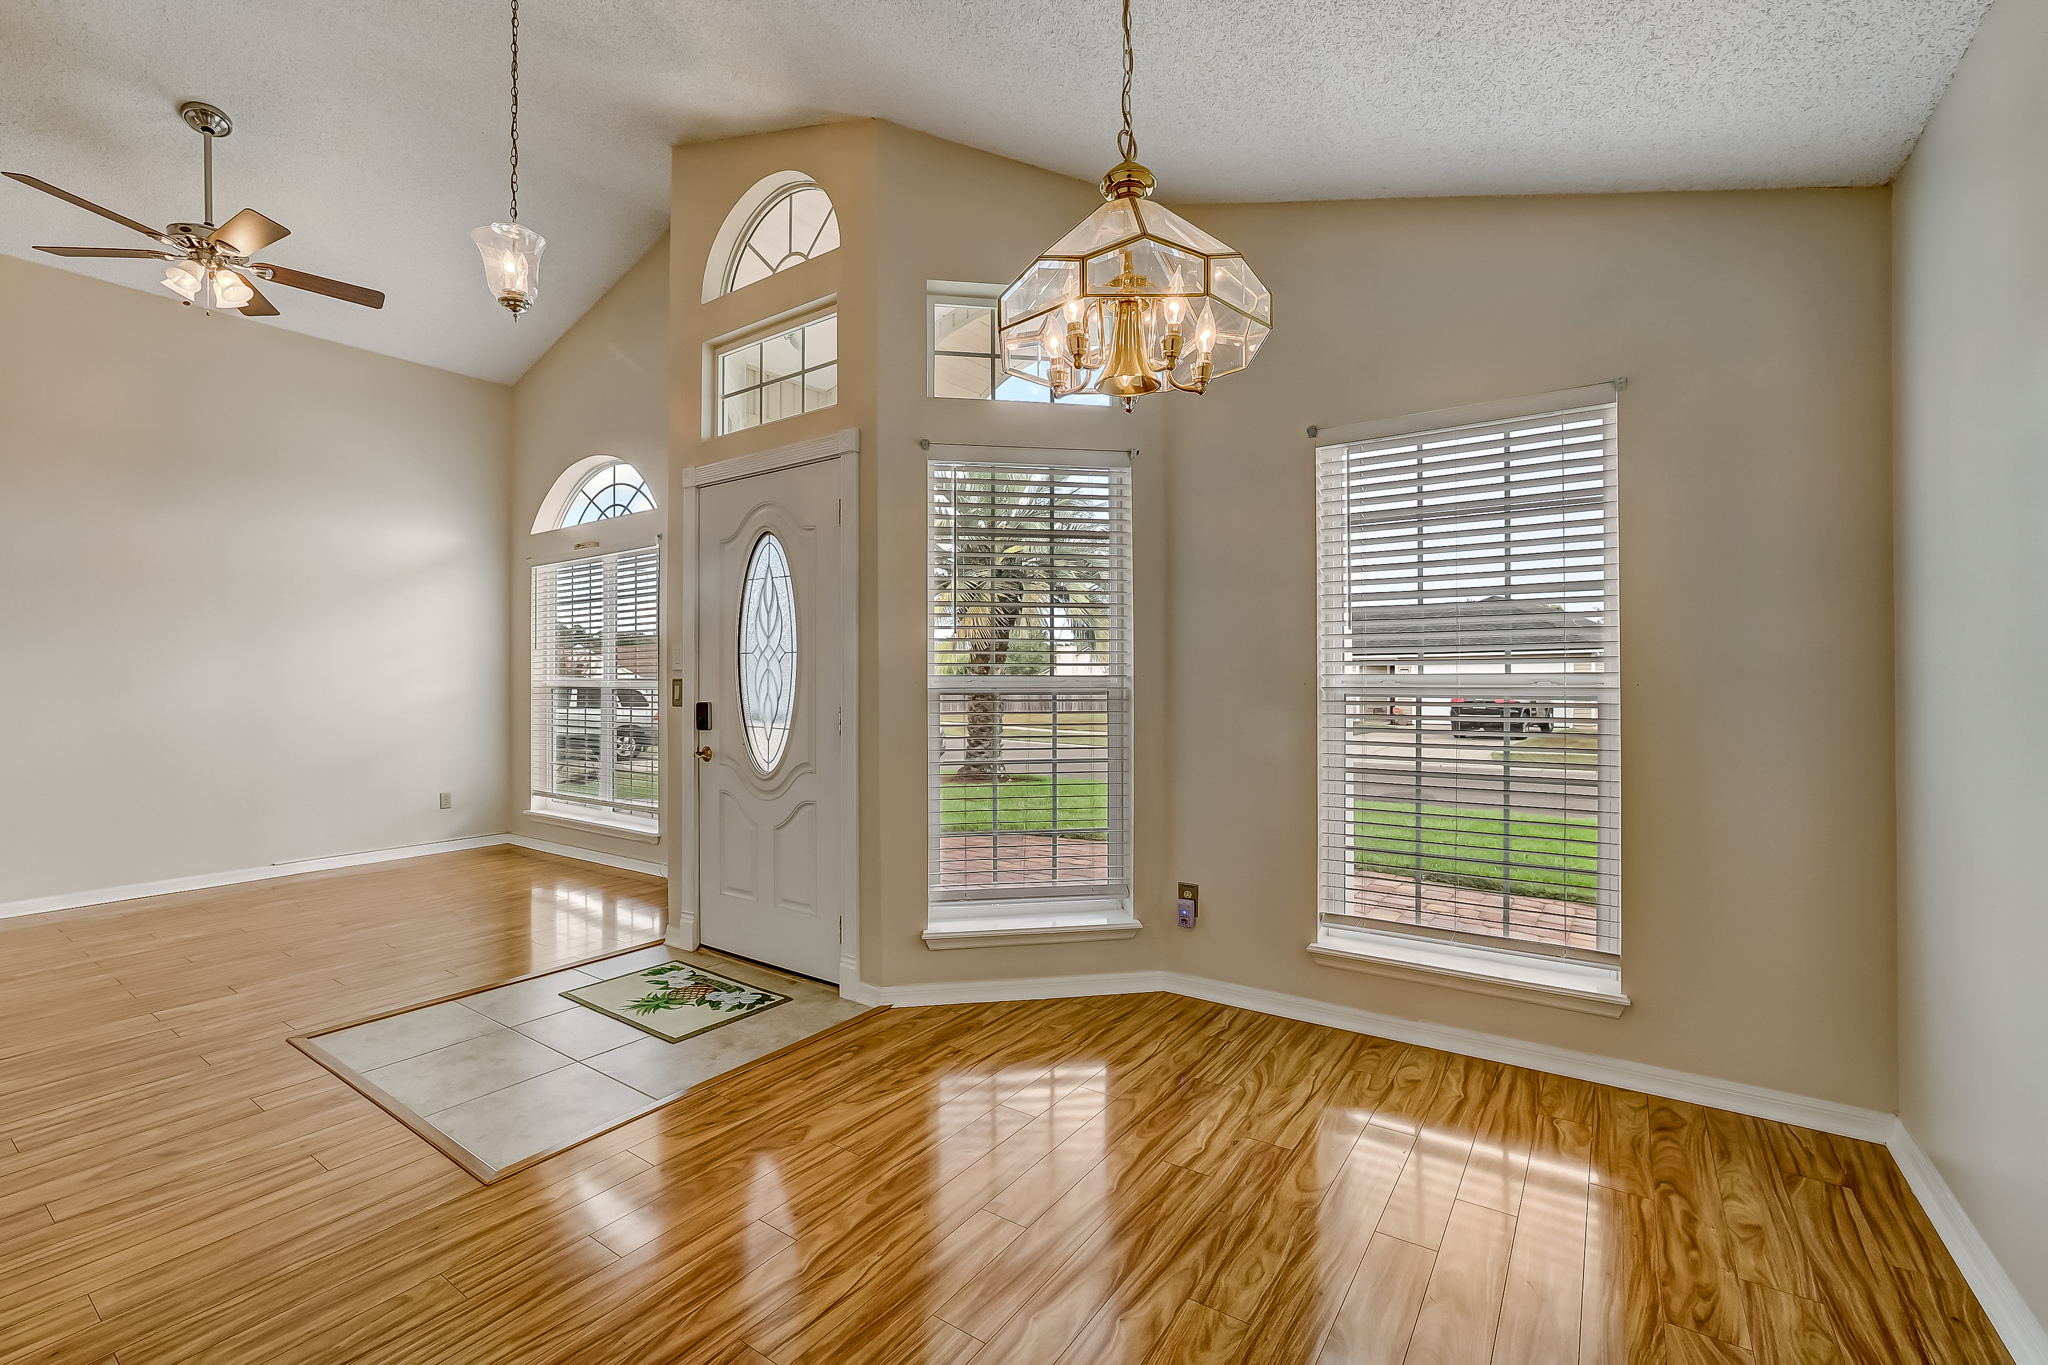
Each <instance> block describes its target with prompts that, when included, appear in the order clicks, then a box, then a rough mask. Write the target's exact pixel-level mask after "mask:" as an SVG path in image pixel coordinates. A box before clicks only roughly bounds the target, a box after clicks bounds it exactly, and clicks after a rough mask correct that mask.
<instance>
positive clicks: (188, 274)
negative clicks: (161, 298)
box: [163, 260, 206, 303]
mask: <svg viewBox="0 0 2048 1365" xmlns="http://www.w3.org/2000/svg"><path fill="white" fill-rule="evenodd" d="M205 283H206V271H205V270H204V269H203V268H202V267H201V266H200V264H199V263H198V262H197V261H193V260H182V261H172V262H171V264H170V267H169V268H168V269H166V270H165V271H164V278H163V285H164V288H166V289H168V290H170V291H171V292H172V293H173V294H176V295H178V296H180V297H181V298H183V299H185V301H186V302H188V303H189V302H190V301H191V300H192V299H194V298H196V297H197V296H198V294H199V288H200V286H201V285H203V284H205Z"/></svg>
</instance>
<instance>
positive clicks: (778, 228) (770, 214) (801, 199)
mask: <svg viewBox="0 0 2048 1365" xmlns="http://www.w3.org/2000/svg"><path fill="white" fill-rule="evenodd" d="M838 246H839V215H838V212H837V211H836V210H835V209H834V208H833V207H832V198H831V196H830V195H828V194H826V193H825V191H824V190H822V189H820V188H818V186H816V185H814V184H812V183H811V182H809V181H801V182H798V183H796V184H793V185H789V186H786V187H785V188H783V189H782V190H780V191H779V192H777V193H776V194H775V195H774V196H773V197H772V198H770V199H769V200H768V202H767V203H765V204H763V205H762V206H761V207H760V208H759V209H756V210H755V211H754V217H753V221H752V222H751V224H750V225H749V226H748V228H747V230H746V232H745V233H744V235H742V237H741V238H740V241H739V244H738V245H737V246H735V247H734V248H733V254H732V258H731V259H730V260H729V261H727V262H726V267H725V292H726V293H728V294H730V293H731V292H732V291H733V290H735V289H744V288H746V287H747V286H748V285H750V284H753V283H754V282H755V281H757V280H765V279H767V278H768V277H769V276H770V275H773V274H776V273H778V272H780V271H784V270H787V269H789V268H790V267H791V266H795V265H802V264H803V263H804V262H805V261H808V260H811V259H812V258H813V257H817V256H822V255H824V254H825V253H826V252H828V251H833V250H836V249H837V248H838Z"/></svg>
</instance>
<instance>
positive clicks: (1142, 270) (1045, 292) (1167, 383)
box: [999, 0, 1273, 412]
mask: <svg viewBox="0 0 2048 1365" xmlns="http://www.w3.org/2000/svg"><path fill="white" fill-rule="evenodd" d="M1123 36H1124V92H1123V115H1124V126H1123V131H1122V132H1120V133H1118V134H1117V152H1118V154H1119V155H1120V156H1121V157H1122V158H1123V159H1122V160H1121V161H1119V162H1118V163H1117V164H1116V165H1115V166H1113V167H1112V168H1111V169H1110V171H1109V173H1108V174H1107V175H1105V176H1103V177H1102V197H1103V198H1104V199H1105V200H1106V201H1108V202H1106V203H1104V204H1103V206H1102V207H1101V208H1099V209H1097V210H1095V212H1094V213H1092V214H1090V215H1089V216H1088V218H1087V219H1086V220H1085V221H1084V222H1083V223H1082V224H1081V225H1080V226H1079V227H1077V228H1075V229H1074V230H1073V231H1072V232H1070V233H1068V234H1067V235H1066V236H1064V237H1062V238H1060V239H1059V241H1057V242H1055V243H1053V245H1052V247H1051V249H1050V250H1048V251H1046V252H1045V254H1044V255H1042V256H1040V257H1039V258H1038V259H1037V260H1036V261H1034V262H1032V263H1031V266H1030V268H1029V269H1027V270H1026V271H1025V272H1024V273H1023V274H1022V275H1020V276H1018V277H1017V281H1016V283H1014V284H1012V285H1011V286H1010V287H1009V288H1008V289H1006V290H1004V291H1003V297H1002V303H1001V308H1000V311H999V320H1000V327H1001V335H1002V346H1003V370H1004V372H1005V373H1006V374H1012V375H1015V376H1017V377H1018V378H1019V379H1028V380H1030V381H1031V382H1032V383H1035V384H1043V385H1045V386H1046V387H1047V388H1049V389H1051V390H1052V391H1053V394H1054V396H1055V397H1061V396H1064V395H1066V394H1070V393H1099V394H1107V395H1109V396H1110V397H1112V398H1121V399H1122V400H1123V404H1124V411H1126V412H1129V411H1130V410H1131V404H1132V402H1133V401H1134V400H1135V399H1138V398H1141V397H1143V396H1144V395H1146V394H1149V393H1159V392H1162V391H1165V390H1169V389H1175V390H1179V391H1180V392H1182V393H1206V392H1207V391H1208V388H1209V383H1210V381H1211V380H1213V379H1217V378H1220V377H1221V376H1223V375H1226V374H1231V373H1234V372H1235V371H1238V370H1241V369H1243V368H1244V367H1245V366H1247V365H1249V364H1251V362H1252V357H1253V356H1254V355H1256V354H1258V350H1259V347H1260V346H1261V345H1262V344H1263V343H1264V342H1265V340H1266V335H1267V333H1268V332H1269V331H1271V330H1272V324H1273V300H1272V295H1270V294H1269V293H1267V292H1266V287H1265V286H1264V285H1262V284H1260V283H1259V277H1258V276H1257V275H1254V274H1253V273H1252V269H1251V267H1250V266H1248V265H1246V264H1245V261H1244V257H1243V256H1241V255H1239V254H1238V253H1237V252H1236V251H1235V250H1233V249H1232V248H1230V247H1229V246H1226V245H1224V244H1223V243H1222V242H1219V241H1218V240H1216V239H1215V238H1214V237H1211V236H1210V235H1209V234H1208V233H1206V232H1204V231H1202V230H1201V229H1200V228H1198V227H1196V226H1195V225H1194V224H1193V223H1190V222H1188V221H1187V220H1186V219H1185V218H1182V217H1181V216H1180V215H1179V214H1177V213H1174V212H1172V211H1171V210H1169V209H1165V208H1162V207H1160V206H1159V205H1157V204H1154V203H1150V202H1147V201H1148V200H1149V199H1150V197H1151V194H1152V185H1153V179H1152V172H1150V171H1148V170H1146V169H1145V168H1144V167H1143V166H1141V165H1139V164H1138V140H1137V138H1136V137H1135V136H1134V135H1133V134H1132V132H1131V74H1132V70H1133V66H1134V62H1133V58H1132V51H1131V0H1123Z"/></svg>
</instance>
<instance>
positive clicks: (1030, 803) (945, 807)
mask: <svg viewBox="0 0 2048 1365" xmlns="http://www.w3.org/2000/svg"><path fill="white" fill-rule="evenodd" d="M1055 788H1057V790H1055ZM1108 790H1109V789H1108V787H1107V785H1106V784H1104V783H1101V782H1094V781H1089V780H1086V779H1078V778H1076V779H1064V780H1062V781H1060V782H1058V783H1057V784H1055V783H1054V781H1053V780H1052V779H1051V778H1049V777H1038V776H1020V777H1014V778H1012V779H1010V780H1009V781H1007V782H948V783H946V784H945V786H944V787H942V788H940V794H939V815H940V824H941V827H942V828H943V829H944V831H945V832H946V833H947V834H987V833H989V832H990V831H992V830H995V829H1001V830H1004V831H1006V832H1008V833H1014V834H1029V833H1031V832H1033V831H1035V830H1055V829H1057V830H1062V831H1065V832H1066V837H1067V838H1070V839H1090V840H1096V841H1100V840H1101V839H1103V838H1104V837H1105V835H1104V834H1103V830H1104V829H1105V828H1106V827H1107V825H1108V823H1109V797H1108ZM1055 797H1057V805H1055Z"/></svg>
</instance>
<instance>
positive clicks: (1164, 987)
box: [840, 972, 1188, 1005]
mask: <svg viewBox="0 0 2048 1365" xmlns="http://www.w3.org/2000/svg"><path fill="white" fill-rule="evenodd" d="M1170 975H1171V973H1168V972H1116V973H1101V974H1097V975H1091V976H1018V977H1009V978H1006V979H1004V980H1001V981H935V982H932V983H930V984H929V985H919V986H876V985H871V984H870V983H868V982H866V981H856V982H855V983H854V984H853V985H852V986H842V987H841V992H840V993H841V994H843V995H845V996H846V997H847V998H848V999H849V1000H854V1001H857V1002H859V1003H860V1004H863V1005H979V1004H984V1003H986V1002H988V1001H991V1000H1063V999H1066V998H1067V997H1069V996H1076V995H1138V994H1141V993H1143V992H1145V991H1170V990H1173V989H1174V987H1172V986H1170V985H1168V984H1167V981H1168V978H1169V977H1170ZM1187 993H1188V992H1185V991H1183V992H1181V994H1187Z"/></svg>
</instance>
